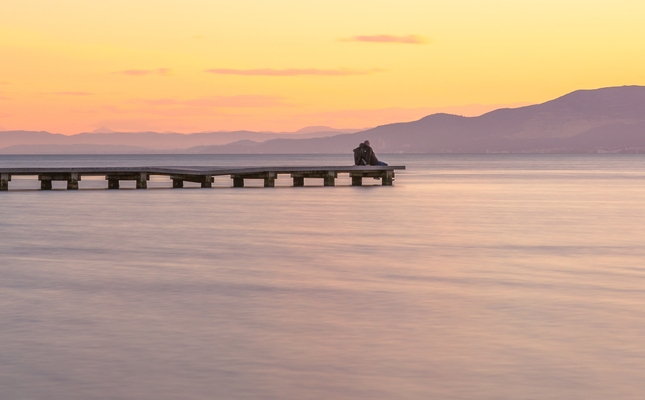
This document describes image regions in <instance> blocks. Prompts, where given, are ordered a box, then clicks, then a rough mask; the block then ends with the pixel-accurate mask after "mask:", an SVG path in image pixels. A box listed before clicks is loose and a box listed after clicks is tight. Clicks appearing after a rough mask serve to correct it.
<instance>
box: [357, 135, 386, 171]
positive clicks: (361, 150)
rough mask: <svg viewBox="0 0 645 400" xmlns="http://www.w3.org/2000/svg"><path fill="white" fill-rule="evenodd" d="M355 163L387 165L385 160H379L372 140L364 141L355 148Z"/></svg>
mask: <svg viewBox="0 0 645 400" xmlns="http://www.w3.org/2000/svg"><path fill="white" fill-rule="evenodd" d="M354 164H355V165H387V164H386V163H384V162H383V161H379V160H378V158H376V154H375V153H374V150H372V147H370V141H369V140H366V141H364V142H363V143H361V144H359V145H358V147H357V148H355V149H354Z"/></svg>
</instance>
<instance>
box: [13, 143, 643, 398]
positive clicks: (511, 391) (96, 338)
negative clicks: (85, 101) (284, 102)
mask: <svg viewBox="0 0 645 400" xmlns="http://www.w3.org/2000/svg"><path fill="white" fill-rule="evenodd" d="M382 158H384V159H385V160H386V161H388V162H390V163H391V164H405V165H407V166H408V170H407V171H405V172H401V173H397V179H396V181H395V183H394V186H393V187H380V186H370V187H358V188H357V187H351V186H349V179H348V178H343V179H339V180H338V182H337V184H338V187H335V188H325V187H322V182H317V181H316V180H312V181H311V182H309V181H308V182H307V185H310V184H313V185H318V186H319V187H308V188H291V187H289V185H290V180H289V179H283V180H280V181H278V182H277V184H278V186H282V187H277V188H275V189H264V188H257V189H256V188H252V187H249V188H244V189H232V188H229V186H231V182H230V179H229V178H228V177H226V178H218V179H217V180H216V188H214V189H210V190H209V189H197V188H196V189H190V188H188V189H183V190H172V189H167V188H168V187H169V186H170V184H169V182H168V181H167V180H165V179H156V180H154V181H151V183H150V187H151V189H148V190H139V191H137V190H119V191H108V190H104V189H103V188H105V187H106V182H105V181H104V180H102V179H89V178H88V179H83V181H82V182H81V190H79V191H77V192H68V191H65V190H54V191H51V192H41V191H39V190H34V189H37V188H38V187H39V186H38V182H37V181H36V180H35V179H33V178H29V179H19V178H14V180H13V181H12V182H11V184H10V188H11V190H10V191H9V192H6V193H0V205H1V210H2V211H1V215H2V218H1V219H0V388H1V389H0V393H1V394H0V398H2V399H45V398H46V399H109V398H114V399H214V398H221V399H228V398H230V399H260V398H261V399H641V398H642V397H643V393H645V340H644V339H643V338H644V337H645V211H644V208H645V156H642V155H594V156H537V155H527V156H510V155H507V156H497V155H490V156H436V155H435V156H401V155H397V156H394V155H384V156H383V157H382ZM350 162H351V157H340V156H329V157H324V156H317V157H310V156H299V157H294V156H261V157H258V156H255V157H251V156H227V157H222V156H187V155H186V156H168V155H163V156H87V157H83V156H76V157H75V156H51V157H42V156H0V166H45V165H57V166H71V165H74V166H83V165H104V166H106V165H124V166H125V165H215V166H224V165H251V164H253V165H261V164H272V165H315V164H325V165H339V164H340V165H345V164H348V163H350ZM366 181H368V180H367V179H366ZM367 183H369V184H370V185H377V184H378V182H377V181H373V182H372V180H369V182H367ZM188 185H189V184H187V186H188ZM257 185H261V182H260V181H258V183H257ZM123 186H125V187H131V186H128V185H127V184H126V185H123ZM55 187H56V186H55ZM58 187H64V184H62V183H61V186H58ZM83 189H86V190H83Z"/></svg>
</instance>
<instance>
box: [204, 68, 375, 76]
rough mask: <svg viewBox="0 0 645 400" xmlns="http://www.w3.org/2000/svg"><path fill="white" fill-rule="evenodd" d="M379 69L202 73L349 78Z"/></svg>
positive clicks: (242, 70)
mask: <svg viewBox="0 0 645 400" xmlns="http://www.w3.org/2000/svg"><path fill="white" fill-rule="evenodd" d="M381 71H382V70H381V69H377V68H373V69H350V68H338V69H318V68H287V69H273V68H257V69H232V68H213V69H207V70H206V71H204V72H207V73H209V74H219V75H242V76H307V75H308V76H351V75H370V74H373V73H375V72H381Z"/></svg>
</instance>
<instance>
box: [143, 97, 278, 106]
mask: <svg viewBox="0 0 645 400" xmlns="http://www.w3.org/2000/svg"><path fill="white" fill-rule="evenodd" d="M141 102H142V103H145V104H147V105H149V106H187V107H220V108H252V107H279V106H286V105H288V104H286V103H285V102H284V98H283V97H281V96H262V95H239V96H209V97H199V98H196V99H189V100H178V99H150V100H141Z"/></svg>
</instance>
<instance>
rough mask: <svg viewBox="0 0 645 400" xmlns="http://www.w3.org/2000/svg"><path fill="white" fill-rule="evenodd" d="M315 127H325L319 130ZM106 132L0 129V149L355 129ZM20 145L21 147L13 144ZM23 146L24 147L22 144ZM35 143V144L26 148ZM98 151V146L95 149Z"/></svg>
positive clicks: (151, 146)
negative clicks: (71, 133) (67, 133)
mask: <svg viewBox="0 0 645 400" xmlns="http://www.w3.org/2000/svg"><path fill="white" fill-rule="evenodd" d="M318 129H325V130H323V131H321V130H318ZM100 130H105V131H106V132H84V133H79V134H76V135H69V136H67V135H61V134H55V133H49V132H44V131H40V132H34V131H5V132H0V152H11V153H14V152H15V150H16V149H31V150H30V153H32V152H38V151H40V150H36V149H43V148H42V146H44V145H56V146H57V147H53V148H52V149H51V151H61V150H64V151H65V152H67V150H65V149H64V146H77V148H80V147H78V146H80V145H83V146H101V145H102V146H112V147H113V148H114V149H115V148H116V147H114V146H126V147H141V148H144V149H147V151H148V152H154V151H161V152H165V151H169V150H183V149H187V148H190V147H196V146H208V145H221V144H227V143H233V142H237V141H239V140H251V141H254V142H263V141H266V140H271V139H276V138H283V137H298V138H313V137H321V136H323V137H324V136H331V135H336V134H338V133H343V132H356V130H355V129H354V130H353V129H333V128H329V127H307V128H303V129H300V130H298V131H296V132H252V131H230V132H200V133H193V134H181V133H172V132H171V133H158V132H107V128H100V129H98V130H97V131H100ZM16 146H21V147H16ZM24 146H27V147H24ZM29 146H36V147H29ZM95 150H96V151H98V149H95Z"/></svg>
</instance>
